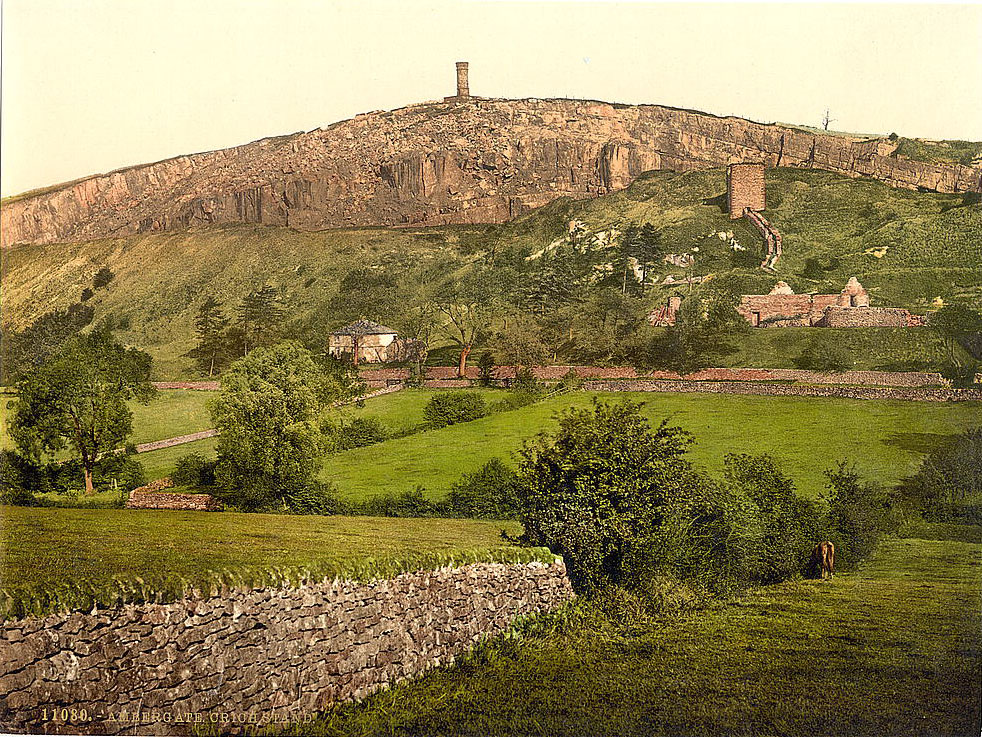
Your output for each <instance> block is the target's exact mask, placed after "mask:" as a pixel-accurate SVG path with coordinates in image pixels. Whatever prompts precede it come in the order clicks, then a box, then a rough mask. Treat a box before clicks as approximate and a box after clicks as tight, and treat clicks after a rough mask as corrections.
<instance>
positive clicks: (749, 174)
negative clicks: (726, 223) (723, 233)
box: [726, 163, 766, 220]
mask: <svg viewBox="0 0 982 737" xmlns="http://www.w3.org/2000/svg"><path fill="white" fill-rule="evenodd" d="M726 202H727V205H728V207H729V209H730V219H731V220H736V219H737V218H742V217H743V211H744V210H746V209H750V210H756V211H758V212H759V211H761V210H763V209H764V207H765V205H766V199H765V196H764V165H763V164H753V163H743V164H730V165H729V166H728V167H727V168H726Z"/></svg>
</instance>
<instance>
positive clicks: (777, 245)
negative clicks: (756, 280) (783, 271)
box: [743, 207, 784, 271]
mask: <svg viewBox="0 0 982 737" xmlns="http://www.w3.org/2000/svg"><path fill="white" fill-rule="evenodd" d="M743 216H744V217H745V218H747V220H749V221H750V222H751V223H752V224H753V226H754V227H755V228H757V232H758V233H760V236H761V238H763V239H764V245H765V246H766V247H767V256H765V257H764V260H763V261H761V262H760V268H762V269H767V270H769V271H774V270H775V268H774V267H775V266H776V265H777V262H778V259H780V258H781V254H782V253H783V252H784V251H783V248H782V246H781V234H780V233H779V232H778V230H777V228H775V227H774V226H773V225H771V224H770V223H769V222H768V221H767V218H765V217H764V216H763V215H761V214H760V213H759V212H758V211H757V210H751V209H750V208H749V207H748V208H746V209H745V210H744V211H743Z"/></svg>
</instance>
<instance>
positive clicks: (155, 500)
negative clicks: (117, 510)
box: [126, 477, 222, 512]
mask: <svg viewBox="0 0 982 737" xmlns="http://www.w3.org/2000/svg"><path fill="white" fill-rule="evenodd" d="M172 486H174V482H173V481H171V480H170V478H166V477H165V478H162V479H157V480H156V481H151V482H150V483H149V484H146V485H145V486H140V487H138V488H136V489H133V491H131V492H130V496H129V499H127V500H126V508H127V509H188V510H193V511H197V512H217V511H219V510H220V509H221V508H222V504H221V502H219V501H218V500H217V499H216V498H215V497H213V496H211V495H210V494H178V493H167V492H165V491H161V490H162V489H169V488H171V487H172Z"/></svg>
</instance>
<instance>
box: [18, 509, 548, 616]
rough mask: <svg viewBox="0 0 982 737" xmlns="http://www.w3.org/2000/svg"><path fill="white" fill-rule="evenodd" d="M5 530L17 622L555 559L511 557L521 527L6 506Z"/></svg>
mask: <svg viewBox="0 0 982 737" xmlns="http://www.w3.org/2000/svg"><path fill="white" fill-rule="evenodd" d="M0 523H2V524H0V553H2V558H0V570H2V572H3V585H2V594H3V595H2V597H0V609H2V612H0V613H5V614H6V615H7V616H19V615H23V614H25V613H41V612H47V611H53V610H56V609H59V608H63V607H68V608H83V609H84V608H86V607H88V608H91V606H92V603H93V602H94V601H96V602H100V603H101V604H102V605H112V604H114V603H120V602H122V601H142V600H166V599H173V598H176V597H179V596H181V595H183V594H184V593H185V592H187V591H189V590H191V589H193V588H198V589H201V590H206V591H207V590H210V589H211V588H212V587H214V586H217V585H220V584H226V585H271V584H273V585H275V584H278V583H295V582H296V581H298V580H300V579H322V578H324V577H335V576H341V577H353V578H366V577H368V578H371V577H378V576H383V577H384V576H388V575H395V574H397V573H400V572H402V571H404V570H409V569H411V568H413V567H420V568H425V567H432V566H434V565H443V564H446V563H448V562H450V561H458V562H460V561H465V562H469V561H471V560H483V559H491V558H494V556H498V558H502V559H505V558H509V557H511V558H514V559H515V560H519V559H522V558H523V557H524V558H525V559H528V560H531V559H533V558H537V559H541V558H542V557H543V555H545V553H543V551H541V550H536V549H527V550H517V549H514V548H511V547H509V545H508V543H507V542H506V541H505V540H504V538H503V537H502V535H501V532H502V530H507V531H508V532H509V534H512V535H514V534H517V533H518V532H519V531H520V530H521V527H520V526H519V525H518V524H517V523H514V522H486V521H476V520H439V521H434V520H421V519H381V518H374V517H322V516H310V517H304V516H295V515H277V514H241V513H233V512H224V513H209V512H185V511H165V510H135V509H45V508H23V507H9V506H0Z"/></svg>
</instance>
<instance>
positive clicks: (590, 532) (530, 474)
mask: <svg viewBox="0 0 982 737" xmlns="http://www.w3.org/2000/svg"><path fill="white" fill-rule="evenodd" d="M691 442H692V437H691V435H689V433H687V432H685V431H684V430H682V429H680V428H677V427H669V426H668V425H667V422H663V423H662V424H661V425H660V426H658V427H657V428H654V429H653V428H652V427H651V426H650V425H649V424H648V422H647V420H646V419H645V418H644V416H643V415H642V414H641V412H640V405H637V404H632V403H630V402H625V403H622V404H618V405H611V404H608V403H606V402H602V401H598V400H595V401H594V406H593V408H592V409H586V410H580V409H569V410H567V411H566V412H564V413H563V414H562V415H561V416H560V419H559V429H558V430H557V431H556V432H554V433H552V434H549V435H547V434H543V435H540V436H539V437H537V438H536V439H534V440H532V441H530V442H528V443H526V445H525V447H524V449H523V450H522V451H521V454H520V457H521V465H520V469H519V474H518V479H517V483H516V487H515V492H516V502H517V509H518V518H519V520H520V521H521V522H522V523H523V525H524V527H525V532H524V534H523V539H524V540H525V541H526V542H528V543H531V544H534V545H545V546H547V547H549V548H550V549H551V550H552V551H553V552H555V553H559V554H561V555H562V556H563V557H564V559H565V561H566V567H567V570H568V571H569V575H570V580H571V582H572V583H573V586H574V588H576V589H577V590H578V591H579V592H581V593H584V594H587V595H590V596H593V595H595V594H597V592H600V591H603V590H606V589H608V588H609V587H611V586H614V587H620V588H622V589H625V590H627V591H629V592H630V593H632V594H633V595H636V596H640V597H641V598H642V599H645V600H647V601H648V602H649V603H650V604H652V605H653V606H655V608H658V609H665V608H666V607H668V606H669V605H668V603H667V602H668V601H669V600H670V599H671V598H672V596H674V594H673V595H672V596H669V595H668V592H673V591H676V589H675V588H674V586H675V584H676V583H677V584H679V585H683V586H684V590H685V591H688V592H690V593H692V595H693V596H694V597H695V599H698V598H700V596H701V595H700V594H698V592H708V593H710V594H720V593H725V592H727V591H730V590H734V589H740V588H743V587H745V586H748V585H755V584H768V583H774V582H777V581H782V580H786V579H789V578H792V577H795V576H798V575H801V574H804V573H805V572H806V570H807V566H808V561H809V558H810V554H811V551H812V549H813V548H814V546H815V545H816V544H817V543H818V542H820V541H822V540H825V539H831V540H832V541H833V542H834V543H835V544H836V545H837V547H839V548H840V550H841V551H842V553H841V554H840V555H839V556H838V557H839V559H840V560H841V561H842V563H843V564H844V566H845V567H850V566H852V565H854V564H855V563H856V562H857V561H858V560H860V559H862V558H863V557H865V556H867V555H869V554H870V553H871V552H872V551H873V549H874V547H875V545H876V542H877V540H878V539H879V535H880V533H881V531H882V530H883V528H884V525H885V520H886V514H887V511H888V508H889V505H888V502H887V498H886V496H885V495H884V494H883V493H882V492H881V491H880V490H879V489H877V487H875V486H874V485H872V484H868V483H865V482H862V481H861V480H860V479H859V478H858V477H857V476H856V474H855V473H854V472H853V471H851V470H850V469H848V468H847V467H845V466H844V465H840V467H839V468H838V469H836V470H834V471H830V472H829V489H830V493H829V495H828V497H827V499H826V501H827V503H828V507H829V511H828V514H827V515H824V514H822V512H821V510H820V508H819V507H818V506H817V505H816V504H814V503H812V502H809V501H806V500H803V499H800V498H799V497H798V496H797V494H796V493H795V488H794V485H793V483H792V481H791V480H790V479H789V478H788V477H786V476H785V475H784V474H783V473H781V471H780V469H779V468H778V467H777V465H776V464H775V462H774V461H773V459H771V458H770V457H769V456H766V455H760V456H751V455H729V456H727V457H726V461H725V471H724V475H723V479H722V480H721V481H717V480H714V479H712V478H710V477H709V476H708V475H706V474H704V473H701V472H699V471H697V470H696V469H695V468H694V467H693V466H692V464H691V463H690V462H689V461H688V459H687V458H686V457H685V456H686V452H687V448H688V446H689V444H690V443H691ZM666 582H668V583H666ZM672 582H674V583H672ZM669 584H671V585H669ZM678 591H682V589H679V590H678ZM659 592H660V593H659ZM676 593H678V592H677V591H676ZM686 596H688V594H687V595H686ZM666 597H667V598H666ZM608 598H610V597H609V596H608ZM614 598H617V597H614ZM690 598H691V597H690ZM671 606H675V605H674V604H673V605H671ZM669 608H671V607H669Z"/></svg>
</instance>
